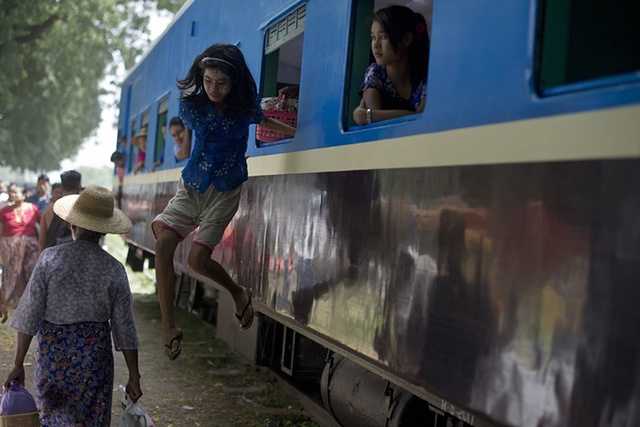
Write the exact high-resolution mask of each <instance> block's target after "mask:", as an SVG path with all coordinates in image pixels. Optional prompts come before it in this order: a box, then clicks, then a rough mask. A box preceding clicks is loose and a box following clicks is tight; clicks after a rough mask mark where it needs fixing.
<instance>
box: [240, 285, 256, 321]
mask: <svg viewBox="0 0 640 427" xmlns="http://www.w3.org/2000/svg"><path fill="white" fill-rule="evenodd" d="M245 289H246V288H245ZM247 295H248V296H249V301H247V305H245V306H244V308H243V309H242V313H240V314H236V318H237V319H238V320H239V321H240V329H241V330H243V331H245V330H247V329H249V328H250V327H251V325H253V318H254V317H255V313H254V315H253V316H251V320H249V323H248V324H246V325H245V324H244V323H242V318H243V317H244V315H245V313H246V312H247V310H248V309H249V307H251V308H252V309H253V304H251V298H252V294H251V291H250V290H248V289H247Z"/></svg>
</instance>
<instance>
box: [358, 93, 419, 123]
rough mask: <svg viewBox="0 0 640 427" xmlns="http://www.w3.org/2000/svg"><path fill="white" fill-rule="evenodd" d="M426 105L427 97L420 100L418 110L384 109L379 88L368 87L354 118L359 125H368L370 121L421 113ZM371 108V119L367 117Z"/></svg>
mask: <svg viewBox="0 0 640 427" xmlns="http://www.w3.org/2000/svg"><path fill="white" fill-rule="evenodd" d="M425 105H426V98H425V99H423V100H422V102H420V105H419V106H418V109H417V111H410V110H383V109H382V105H381V97H380V92H378V89H374V88H368V89H367V90H365V91H364V93H363V94H362V101H360V105H358V107H356V109H355V110H353V120H354V121H355V122H356V123H357V124H359V125H366V124H368V123H374V122H380V121H383V120H391V119H396V118H398V117H405V116H410V115H412V114H419V113H422V112H423V111H424V107H425ZM369 109H370V110H371V112H370V113H369V114H370V115H371V121H369V119H368V118H367V110H369Z"/></svg>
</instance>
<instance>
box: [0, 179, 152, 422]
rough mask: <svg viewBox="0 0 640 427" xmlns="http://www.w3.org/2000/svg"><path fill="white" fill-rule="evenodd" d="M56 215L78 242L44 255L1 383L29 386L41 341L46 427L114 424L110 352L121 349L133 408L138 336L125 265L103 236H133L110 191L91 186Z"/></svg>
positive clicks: (40, 398)
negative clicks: (27, 364)
mask: <svg viewBox="0 0 640 427" xmlns="http://www.w3.org/2000/svg"><path fill="white" fill-rule="evenodd" d="M53 210H54V211H55V213H56V214H57V215H59V216H60V217H61V218H62V219H64V220H65V221H67V222H68V223H69V224H70V226H71V234H72V236H73V239H74V241H73V242H72V243H69V244H64V245H59V246H54V247H51V248H47V249H45V250H44V251H43V252H42V254H41V255H40V258H39V259H38V262H37V264H36V267H35V270H34V272H33V274H32V276H31V279H30V280H29V284H28V285H27V289H26V290H25V293H24V295H23V296H22V299H21V300H20V303H19V305H18V308H17V309H16V312H15V315H14V317H13V319H12V321H11V327H13V328H14V329H16V330H18V342H17V349H16V358H15V364H14V368H13V370H12V371H11V372H10V373H9V375H8V376H7V378H6V381H5V382H4V387H5V389H7V388H8V387H9V384H10V382H11V381H12V380H18V381H20V383H22V384H24V381H25V374H24V359H25V356H26V353H27V351H28V349H29V345H30V343H31V340H32V338H33V336H36V342H37V346H36V350H35V369H34V383H35V390H36V402H37V405H38V411H39V412H40V421H41V423H42V425H43V426H61V425H74V426H75V425H85V426H89V425H90V426H109V425H110V423H111V402H112V391H113V374H114V366H113V352H112V349H111V336H113V341H114V344H115V348H116V350H119V351H122V354H123V356H124V359H125V362H126V365H127V368H128V370H129V380H128V382H127V387H126V389H127V393H128V394H129V396H130V398H131V400H132V401H133V402H136V401H137V400H138V399H139V398H140V396H142V391H141V389H140V373H139V371H138V350H137V349H138V337H137V333H136V325H135V320H134V315H133V307H132V298H131V291H130V290H129V282H128V279H127V274H126V272H125V269H124V266H123V265H122V264H121V263H120V262H119V261H118V260H116V259H115V258H113V257H112V256H111V255H109V254H108V253H107V252H106V251H104V250H103V249H102V248H101V247H100V244H99V241H100V238H101V237H102V236H104V235H105V234H106V233H113V234H122V233H126V232H128V231H130V230H131V221H130V220H129V218H128V217H127V216H126V215H125V214H124V213H123V212H122V211H121V210H119V209H118V208H116V207H114V199H113V195H112V194H111V191H109V190H108V189H106V188H104V187H100V186H96V185H90V186H88V187H87V188H86V189H85V190H84V191H83V192H82V193H81V194H80V195H71V196H65V197H63V198H61V199H60V200H58V201H57V202H56V203H55V204H54V206H53Z"/></svg>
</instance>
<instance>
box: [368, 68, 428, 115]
mask: <svg viewBox="0 0 640 427" xmlns="http://www.w3.org/2000/svg"><path fill="white" fill-rule="evenodd" d="M368 88H374V89H378V91H379V92H380V97H381V98H382V109H383V110H409V111H418V107H419V106H420V103H421V102H422V100H423V99H425V98H426V97H427V79H426V78H423V79H422V80H420V83H419V84H418V86H417V87H414V88H413V90H412V92H411V97H410V98H409V99H404V98H401V97H400V95H398V93H397V92H396V89H395V88H394V87H393V84H392V83H391V80H389V75H388V74H387V69H386V68H385V67H384V66H381V65H378V64H376V63H373V64H371V65H369V67H367V71H365V73H364V81H363V82H362V85H361V86H360V95H362V93H363V92H364V91H365V90H366V89H368Z"/></svg>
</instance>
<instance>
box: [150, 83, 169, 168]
mask: <svg viewBox="0 0 640 427" xmlns="http://www.w3.org/2000/svg"><path fill="white" fill-rule="evenodd" d="M168 111H169V95H167V96H165V97H164V98H162V99H161V100H160V102H158V122H157V123H158V125H157V126H156V144H155V149H154V150H153V165H154V166H155V167H158V166H160V165H162V164H163V163H164V147H165V145H166V135H167V120H168V117H167V116H168Z"/></svg>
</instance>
